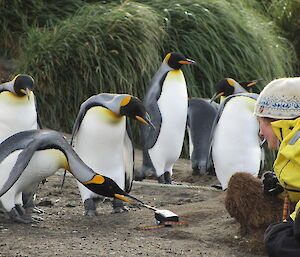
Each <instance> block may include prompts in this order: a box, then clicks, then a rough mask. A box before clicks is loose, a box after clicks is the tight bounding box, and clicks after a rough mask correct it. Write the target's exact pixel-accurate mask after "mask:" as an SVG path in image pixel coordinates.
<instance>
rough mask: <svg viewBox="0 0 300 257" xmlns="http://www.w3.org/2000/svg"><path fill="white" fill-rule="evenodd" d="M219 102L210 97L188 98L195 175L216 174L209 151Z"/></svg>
mask: <svg viewBox="0 0 300 257" xmlns="http://www.w3.org/2000/svg"><path fill="white" fill-rule="evenodd" d="M218 109H219V104H217V103H215V102H212V103H209V100H208V99H204V98H196V97H192V98H189V100H188V116H187V132H188V135H189V152H190V159H191V164H192V169H193V175H203V174H205V173H206V172H208V173H209V174H214V167H213V163H212V160H211V159H207V156H208V153H209V145H210V144H209V138H210V133H211V130H212V127H213V122H214V119H215V117H216V115H217V112H218Z"/></svg>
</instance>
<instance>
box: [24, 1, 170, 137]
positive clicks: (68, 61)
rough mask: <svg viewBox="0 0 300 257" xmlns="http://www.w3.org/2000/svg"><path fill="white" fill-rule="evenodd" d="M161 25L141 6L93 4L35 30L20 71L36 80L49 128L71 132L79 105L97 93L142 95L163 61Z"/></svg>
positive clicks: (39, 98)
mask: <svg viewBox="0 0 300 257" xmlns="http://www.w3.org/2000/svg"><path fill="white" fill-rule="evenodd" d="M159 21H160V20H159V18H158V16H157V15H156V14H155V13H154V12H153V11H152V10H151V9H149V8H148V7H147V6H144V5H142V4H135V3H126V4H122V5H118V6H115V4H113V5H112V6H111V8H107V6H102V5H100V4H94V5H86V6H85V7H84V8H82V9H81V10H80V11H79V12H78V13H77V15H76V16H74V17H72V18H70V19H67V20H65V21H63V22H62V23H61V24H59V25H57V26H53V27H50V28H45V29H33V30H32V31H31V32H30V33H29V35H28V41H27V42H26V45H25V48H26V47H27V48H26V49H25V51H24V52H23V54H22V56H21V59H20V63H19V67H21V68H22V70H23V71H24V72H27V73H30V74H32V75H33V76H34V77H35V78H36V79H37V84H38V87H37V95H38V100H39V103H40V105H41V106H43V108H42V109H41V114H42V118H44V120H45V121H46V122H45V123H46V125H47V126H49V127H52V128H58V129H61V130H66V131H70V129H71V127H72V125H73V122H74V120H75V117H76V115H77V112H78V110H79V106H80V104H81V103H82V102H83V101H84V100H85V99H87V98H88V97H90V96H91V95H93V94H98V93H100V92H111V93H129V94H134V95H137V96H140V97H141V96H143V95H144V94H145V86H144V85H145V84H146V83H147V82H148V81H149V80H150V79H151V76H152V75H153V73H154V72H155V70H156V69H157V68H158V65H157V64H158V63H159V62H160V59H161V56H160V54H159V52H160V51H159V49H160V48H161V47H162V46H161V39H162V38H163V37H164V31H163V30H162V28H161V27H160V24H159ZM47 107H48V108H47Z"/></svg>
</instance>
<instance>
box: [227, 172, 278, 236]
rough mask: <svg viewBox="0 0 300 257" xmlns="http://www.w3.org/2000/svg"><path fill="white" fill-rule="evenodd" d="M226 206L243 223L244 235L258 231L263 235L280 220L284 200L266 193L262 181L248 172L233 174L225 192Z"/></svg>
mask: <svg viewBox="0 0 300 257" xmlns="http://www.w3.org/2000/svg"><path fill="white" fill-rule="evenodd" d="M225 207H226V210H227V211H228V213H229V214H230V216H231V217H233V218H235V219H236V221H237V222H238V223H239V224H240V225H241V232H242V234H243V235H245V234H248V233H249V234H253V233H254V234H255V235H256V233H258V234H260V236H261V237H263V233H264V231H265V229H266V228H267V226H268V225H269V224H271V223H273V222H277V221H279V220H280V218H281V215H282V200H281V199H279V198H278V197H276V196H275V197H273V196H270V195H266V194H264V192H263V183H262V181H261V180H260V179H259V178H256V177H254V176H252V175H251V174H250V173H246V172H237V173H235V174H234V175H232V176H231V178H230V180H229V183H228V188H227V190H226V192H225Z"/></svg>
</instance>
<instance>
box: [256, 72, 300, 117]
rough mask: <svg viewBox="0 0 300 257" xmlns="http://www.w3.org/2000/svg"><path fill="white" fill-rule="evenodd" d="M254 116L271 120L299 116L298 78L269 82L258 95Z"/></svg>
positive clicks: (299, 79)
mask: <svg viewBox="0 0 300 257" xmlns="http://www.w3.org/2000/svg"><path fill="white" fill-rule="evenodd" d="M254 114H255V115H257V116H259V117H268V118H273V119H293V118H296V117H299V116H300V77H295V78H281V79H276V80H273V81H271V82H270V83H269V84H268V85H266V86H265V88H264V89H263V90H262V91H261V93H260V94H259V97H258V99H257V101H256V104H255V109H254Z"/></svg>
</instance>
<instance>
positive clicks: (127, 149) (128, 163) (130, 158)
mask: <svg viewBox="0 0 300 257" xmlns="http://www.w3.org/2000/svg"><path fill="white" fill-rule="evenodd" d="M128 122H129V121H128V118H126V133H125V139H124V148H123V156H124V161H125V190H124V191H125V192H126V193H129V192H130V190H131V187H132V182H133V176H134V174H133V173H134V172H133V171H134V169H133V167H134V147H133V144H132V141H131V131H130V127H129V124H128Z"/></svg>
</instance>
